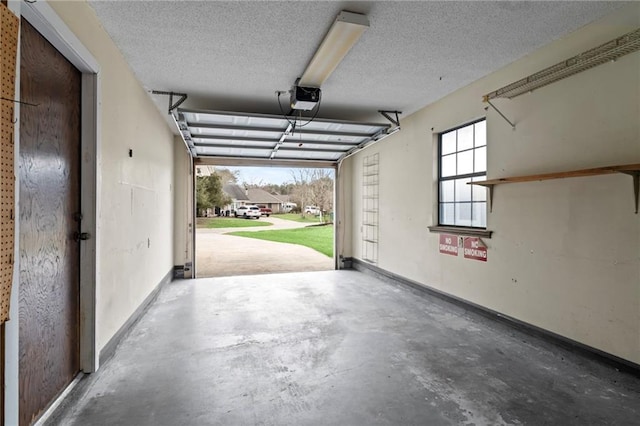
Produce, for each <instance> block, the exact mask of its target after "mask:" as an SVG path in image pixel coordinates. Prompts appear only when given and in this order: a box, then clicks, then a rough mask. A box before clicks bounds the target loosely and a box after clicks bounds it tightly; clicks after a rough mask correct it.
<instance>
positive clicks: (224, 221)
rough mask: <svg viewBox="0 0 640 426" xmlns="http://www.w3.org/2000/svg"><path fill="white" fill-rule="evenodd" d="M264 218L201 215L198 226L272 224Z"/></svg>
mask: <svg viewBox="0 0 640 426" xmlns="http://www.w3.org/2000/svg"><path fill="white" fill-rule="evenodd" d="M271 225H273V223H270V222H265V221H264V220H262V219H238V218H235V217H199V218H197V220H196V228H247V227H249V226H271Z"/></svg>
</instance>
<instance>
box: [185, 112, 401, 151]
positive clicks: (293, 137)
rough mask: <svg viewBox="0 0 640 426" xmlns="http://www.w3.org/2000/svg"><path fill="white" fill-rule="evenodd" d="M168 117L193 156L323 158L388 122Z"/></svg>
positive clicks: (368, 137) (374, 135)
mask: <svg viewBox="0 0 640 426" xmlns="http://www.w3.org/2000/svg"><path fill="white" fill-rule="evenodd" d="M174 119H175V120H176V124H177V125H178V128H179V129H180V132H181V134H182V137H183V139H184V141H185V143H186V144H187V146H188V147H189V149H190V150H191V153H192V154H193V156H194V157H200V158H207V157H209V158H210V157H215V158H238V159H254V160H265V161H267V160H295V161H299V162H305V161H310V162H318V161H326V162H330V163H335V162H337V161H338V160H340V158H342V157H343V156H345V155H346V154H347V153H349V152H351V151H353V150H354V149H357V148H359V147H363V146H364V145H366V144H368V143H370V142H372V141H375V140H377V139H379V138H381V137H383V136H385V135H386V134H387V133H388V132H389V127H390V125H389V124H374V123H357V122H349V121H340V120H326V119H315V120H313V121H308V120H306V119H303V120H295V119H294V118H293V117H284V116H277V115H265V114H247V113H237V112H226V111H199V110H188V109H177V110H176V111H174Z"/></svg>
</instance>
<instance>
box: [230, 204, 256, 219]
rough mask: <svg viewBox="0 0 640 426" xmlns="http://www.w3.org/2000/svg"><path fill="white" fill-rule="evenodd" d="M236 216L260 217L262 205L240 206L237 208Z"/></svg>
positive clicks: (246, 217)
mask: <svg viewBox="0 0 640 426" xmlns="http://www.w3.org/2000/svg"><path fill="white" fill-rule="evenodd" d="M236 217H243V218H245V219H251V218H256V219H260V207H258V206H252V205H250V206H240V207H238V208H237V209H236Z"/></svg>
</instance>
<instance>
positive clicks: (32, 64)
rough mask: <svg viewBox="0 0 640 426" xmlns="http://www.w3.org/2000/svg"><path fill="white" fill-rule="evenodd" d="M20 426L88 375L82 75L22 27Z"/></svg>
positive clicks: (31, 30)
mask: <svg viewBox="0 0 640 426" xmlns="http://www.w3.org/2000/svg"><path fill="white" fill-rule="evenodd" d="M20 47H21V54H20V61H21V64H20V96H21V100H22V101H23V102H28V103H30V104H35V105H36V106H29V105H25V104H22V105H21V106H20V162H19V167H20V171H19V174H20V222H19V223H20V225H19V226H20V292H19V296H20V305H19V311H20V319H19V328H20V333H19V339H20V367H19V368H20V370H19V371H20V425H28V424H30V423H32V421H33V420H34V419H35V418H36V417H37V416H38V415H39V414H41V412H42V411H43V409H45V408H46V407H47V405H48V404H49V403H50V402H51V401H52V400H53V399H55V398H56V397H57V396H58V394H59V393H60V392H61V391H62V390H64V388H65V387H66V386H67V385H68V384H69V383H70V382H71V381H72V380H73V378H74V377H75V375H76V374H77V373H78V371H79V369H80V367H79V365H80V357H79V320H80V316H79V293H80V292H79V283H80V259H79V256H80V251H79V242H77V241H76V240H75V233H76V232H79V230H80V223H79V220H78V217H77V216H75V215H76V214H77V213H79V212H80V77H81V75H80V72H79V71H78V70H77V69H76V68H74V67H73V65H71V63H69V62H68V61H67V60H66V59H65V58H64V57H63V56H62V55H61V54H60V53H59V52H58V51H57V50H56V49H55V48H54V47H53V46H52V45H51V44H49V42H47V41H46V40H45V39H44V37H42V36H41V35H40V34H39V33H38V32H37V31H36V30H35V29H34V28H33V27H32V26H31V25H30V24H29V23H28V22H26V21H25V20H24V19H23V20H22V32H21V45H20Z"/></svg>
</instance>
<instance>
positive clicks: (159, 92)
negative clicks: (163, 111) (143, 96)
mask: <svg viewBox="0 0 640 426" xmlns="http://www.w3.org/2000/svg"><path fill="white" fill-rule="evenodd" d="M151 93H152V94H154V95H165V96H169V110H168V111H169V115H171V113H172V112H173V110H174V109H176V108H178V107H179V106H180V105H182V103H183V102H184V101H186V100H187V94H186V93H176V92H165V91H162V90H152V91H151ZM174 96H180V99H178V100H177V101H175V102H173V97H174Z"/></svg>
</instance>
